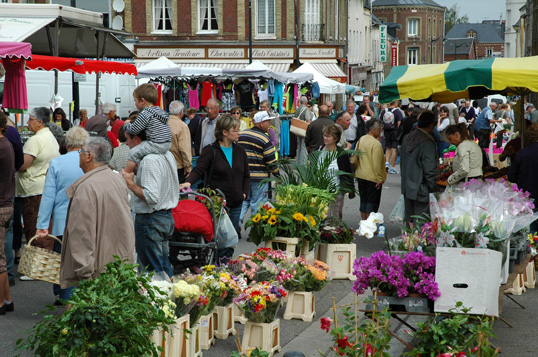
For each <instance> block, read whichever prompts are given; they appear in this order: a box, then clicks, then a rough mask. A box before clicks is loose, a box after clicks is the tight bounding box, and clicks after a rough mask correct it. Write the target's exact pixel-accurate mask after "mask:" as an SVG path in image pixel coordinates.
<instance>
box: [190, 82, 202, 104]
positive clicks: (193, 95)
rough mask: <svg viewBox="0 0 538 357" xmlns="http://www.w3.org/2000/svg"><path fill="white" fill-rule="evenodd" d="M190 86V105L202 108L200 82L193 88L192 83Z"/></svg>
mask: <svg viewBox="0 0 538 357" xmlns="http://www.w3.org/2000/svg"><path fill="white" fill-rule="evenodd" d="M187 86H188V88H189V107H190V108H196V109H200V97H199V96H198V89H200V84H199V83H197V84H196V88H194V89H193V88H192V87H191V85H190V84H187Z"/></svg>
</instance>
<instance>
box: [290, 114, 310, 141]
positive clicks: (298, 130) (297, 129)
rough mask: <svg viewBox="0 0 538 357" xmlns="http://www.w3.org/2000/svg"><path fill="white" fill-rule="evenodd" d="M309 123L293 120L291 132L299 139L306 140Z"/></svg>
mask: <svg viewBox="0 0 538 357" xmlns="http://www.w3.org/2000/svg"><path fill="white" fill-rule="evenodd" d="M307 128H308V123H307V122H305V121H303V120H301V119H296V118H291V124H290V131H291V132H292V133H293V134H295V135H297V136H298V137H301V138H304V137H305V136H306V129H307Z"/></svg>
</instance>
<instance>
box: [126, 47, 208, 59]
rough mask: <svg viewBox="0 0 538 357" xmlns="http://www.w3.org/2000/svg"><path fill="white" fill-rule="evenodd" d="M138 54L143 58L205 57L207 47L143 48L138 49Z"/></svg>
mask: <svg viewBox="0 0 538 357" xmlns="http://www.w3.org/2000/svg"><path fill="white" fill-rule="evenodd" d="M136 56H137V57H141V58H144V57H145V58H156V57H157V58H158V57H161V56H165V57H168V58H194V59H196V58H205V48H142V47H138V48H137V49H136Z"/></svg>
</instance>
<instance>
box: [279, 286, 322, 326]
mask: <svg viewBox="0 0 538 357" xmlns="http://www.w3.org/2000/svg"><path fill="white" fill-rule="evenodd" d="M314 316H316V305H315V301H314V293H312V292H307V291H290V293H289V295H288V303H287V304H286V311H285V312H284V320H291V319H298V320H303V321H305V322H312V319H313V318H314Z"/></svg>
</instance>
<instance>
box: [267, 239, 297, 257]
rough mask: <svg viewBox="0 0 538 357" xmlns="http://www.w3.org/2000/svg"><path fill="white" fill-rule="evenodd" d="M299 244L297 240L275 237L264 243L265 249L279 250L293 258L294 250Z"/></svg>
mask: <svg viewBox="0 0 538 357" xmlns="http://www.w3.org/2000/svg"><path fill="white" fill-rule="evenodd" d="M298 244H299V238H285V237H275V239H272V240H267V241H265V248H271V249H280V250H281V251H283V252H285V253H286V254H288V255H289V256H291V257H295V248H296V247H297V245H298Z"/></svg>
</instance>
